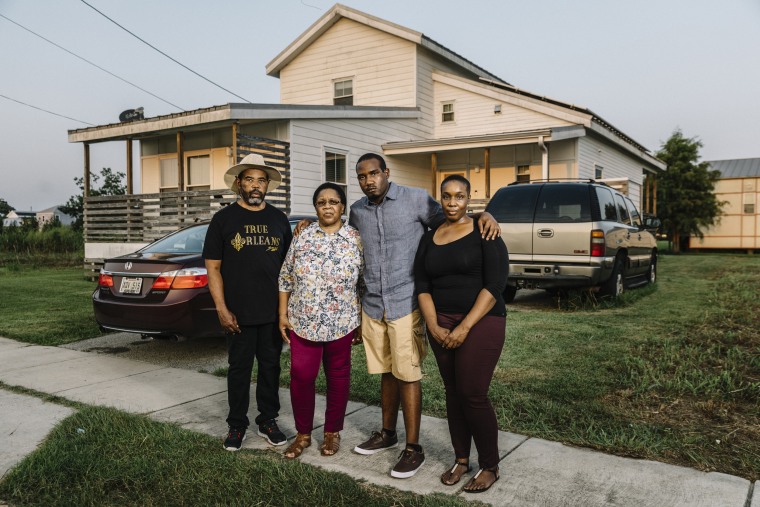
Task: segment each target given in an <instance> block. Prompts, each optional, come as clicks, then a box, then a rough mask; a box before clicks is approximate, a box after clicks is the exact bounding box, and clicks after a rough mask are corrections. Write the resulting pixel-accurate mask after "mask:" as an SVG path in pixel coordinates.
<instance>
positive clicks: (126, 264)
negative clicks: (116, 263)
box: [124, 262, 132, 271]
mask: <svg viewBox="0 0 760 507" xmlns="http://www.w3.org/2000/svg"><path fill="white" fill-rule="evenodd" d="M124 269H126V270H127V271H129V270H130V269H132V263H131V262H127V263H125V264H124Z"/></svg>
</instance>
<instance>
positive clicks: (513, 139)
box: [383, 127, 583, 155]
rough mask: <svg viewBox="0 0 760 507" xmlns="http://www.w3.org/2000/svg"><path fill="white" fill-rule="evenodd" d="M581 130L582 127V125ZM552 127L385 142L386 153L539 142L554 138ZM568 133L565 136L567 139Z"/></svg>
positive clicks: (396, 153) (437, 150)
mask: <svg viewBox="0 0 760 507" xmlns="http://www.w3.org/2000/svg"><path fill="white" fill-rule="evenodd" d="M581 130H583V129H582V127H581ZM551 135H552V129H539V130H524V131H521V132H502V133H499V134H485V135H478V136H462V137H448V138H441V139H425V140H422V141H396V142H391V143H386V144H383V152H384V153H385V154H386V155H410V154H415V153H433V152H439V151H449V150H463V149H469V148H488V147H493V146H506V145H510V144H527V143H537V142H538V138H539V137H541V136H543V138H544V141H547V142H548V141H551V140H552V137H551ZM566 138H567V135H565V136H563V139H566Z"/></svg>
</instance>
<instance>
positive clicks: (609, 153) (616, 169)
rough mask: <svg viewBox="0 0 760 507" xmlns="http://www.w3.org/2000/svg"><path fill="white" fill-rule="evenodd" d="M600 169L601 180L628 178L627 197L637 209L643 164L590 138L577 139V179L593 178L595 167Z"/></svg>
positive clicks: (642, 178)
mask: <svg viewBox="0 0 760 507" xmlns="http://www.w3.org/2000/svg"><path fill="white" fill-rule="evenodd" d="M597 165H599V166H601V167H602V178H603V179H610V178H628V179H629V180H630V183H629V187H628V196H629V197H630V198H631V200H632V201H633V202H634V203H635V204H636V207H638V208H639V212H641V209H642V208H643V206H642V205H641V199H642V196H641V187H642V184H643V182H644V174H643V172H644V164H643V163H642V162H640V161H638V160H636V159H634V158H632V157H629V156H628V155H626V154H625V153H623V152H622V151H620V150H618V149H617V148H615V147H613V146H611V145H609V144H607V143H604V142H602V141H599V140H598V139H595V138H593V137H591V136H588V135H587V136H585V137H581V138H578V178H582V179H586V178H594V174H595V172H594V169H595V166H597Z"/></svg>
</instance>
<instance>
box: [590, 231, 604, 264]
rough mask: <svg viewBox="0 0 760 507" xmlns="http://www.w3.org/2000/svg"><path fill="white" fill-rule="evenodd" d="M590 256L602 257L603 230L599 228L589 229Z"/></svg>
mask: <svg viewBox="0 0 760 507" xmlns="http://www.w3.org/2000/svg"><path fill="white" fill-rule="evenodd" d="M591 257H604V231H603V230H601V229H594V230H592V231H591Z"/></svg>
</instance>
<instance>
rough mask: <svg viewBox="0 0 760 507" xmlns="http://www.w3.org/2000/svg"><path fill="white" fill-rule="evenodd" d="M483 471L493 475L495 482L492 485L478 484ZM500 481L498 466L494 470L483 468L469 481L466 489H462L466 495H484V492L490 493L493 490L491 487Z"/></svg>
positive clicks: (465, 486)
mask: <svg viewBox="0 0 760 507" xmlns="http://www.w3.org/2000/svg"><path fill="white" fill-rule="evenodd" d="M483 470H485V471H486V472H490V473H491V474H493V481H491V482H490V483H482V482H478V478H479V477H480V474H481V473H483ZM498 480H499V467H498V466H495V467H492V468H481V469H480V470H478V473H476V474H475V477H473V478H472V479H470V480H469V481H467V484H465V485H464V488H462V489H463V490H464V492H465V493H483V492H484V491H488V490H489V489H490V488H491V486H493V485H494V484H495V483H496V481H498Z"/></svg>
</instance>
